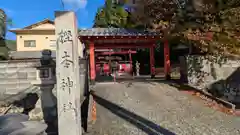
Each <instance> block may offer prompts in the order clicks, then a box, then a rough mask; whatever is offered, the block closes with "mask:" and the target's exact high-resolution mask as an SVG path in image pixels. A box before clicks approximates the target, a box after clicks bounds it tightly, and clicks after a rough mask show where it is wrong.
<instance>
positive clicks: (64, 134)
mask: <svg viewBox="0 0 240 135" xmlns="http://www.w3.org/2000/svg"><path fill="white" fill-rule="evenodd" d="M76 20H77V19H76V16H75V13H74V12H70V11H57V12H55V27H56V28H55V35H56V38H57V57H56V66H57V67H56V70H57V100H58V133H59V135H81V134H82V131H81V129H82V128H81V101H80V95H81V91H80V84H81V83H80V79H79V52H78V28H77V22H76Z"/></svg>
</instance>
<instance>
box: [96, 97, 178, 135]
mask: <svg viewBox="0 0 240 135" xmlns="http://www.w3.org/2000/svg"><path fill="white" fill-rule="evenodd" d="M92 96H93V98H94V100H95V101H96V103H98V104H99V105H101V106H103V107H104V108H106V109H108V110H109V111H110V112H112V113H113V114H115V115H117V116H118V117H120V118H122V119H124V120H126V121H128V122H129V123H131V124H133V125H134V126H136V127H137V128H139V129H141V130H142V131H143V132H145V133H147V134H149V135H159V134H163V135H175V133H173V132H171V131H169V130H167V129H164V128H162V127H161V126H159V125H157V124H155V123H153V122H151V121H149V120H147V119H145V118H143V117H141V116H138V115H136V114H134V113H133V112H130V111H128V110H126V109H124V108H122V107H120V106H118V105H116V104H114V103H111V102H110V101H108V100H106V99H103V98H101V97H99V96H97V95H96V94H94V93H92Z"/></svg>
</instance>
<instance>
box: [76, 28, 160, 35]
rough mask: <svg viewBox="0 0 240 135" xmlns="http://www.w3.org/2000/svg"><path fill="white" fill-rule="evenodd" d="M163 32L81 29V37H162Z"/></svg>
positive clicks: (123, 29)
mask: <svg viewBox="0 0 240 135" xmlns="http://www.w3.org/2000/svg"><path fill="white" fill-rule="evenodd" d="M161 35H162V32H154V31H148V30H137V29H125V28H90V29H80V30H79V36H80V37H81V36H161Z"/></svg>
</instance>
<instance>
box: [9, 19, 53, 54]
mask: <svg viewBox="0 0 240 135" xmlns="http://www.w3.org/2000/svg"><path fill="white" fill-rule="evenodd" d="M10 31H11V32H13V33H15V34H16V39H17V40H16V41H17V47H16V51H24V52H25V51H42V50H44V49H49V50H56V37H55V26H54V22H53V21H51V20H49V19H45V20H43V21H40V22H38V23H35V24H32V25H29V26H27V27H24V28H21V29H12V30H10Z"/></svg>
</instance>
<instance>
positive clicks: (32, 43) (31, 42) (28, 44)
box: [24, 40, 36, 47]
mask: <svg viewBox="0 0 240 135" xmlns="http://www.w3.org/2000/svg"><path fill="white" fill-rule="evenodd" d="M24 47H36V41H35V40H25V41H24Z"/></svg>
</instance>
